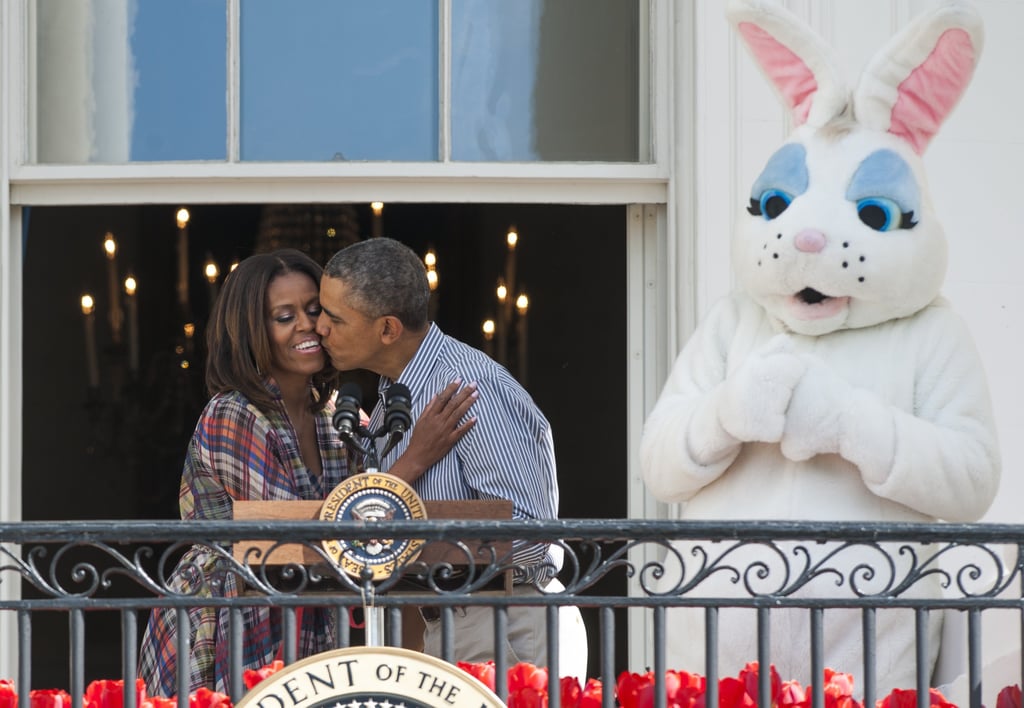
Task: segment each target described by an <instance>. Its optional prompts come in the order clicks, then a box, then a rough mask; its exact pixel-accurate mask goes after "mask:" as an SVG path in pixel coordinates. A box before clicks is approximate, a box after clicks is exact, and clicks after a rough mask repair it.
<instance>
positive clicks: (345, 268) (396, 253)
mask: <svg viewBox="0 0 1024 708" xmlns="http://www.w3.org/2000/svg"><path fill="white" fill-rule="evenodd" d="M324 273H325V274H326V275H327V276H328V277H329V278H338V279H339V280H343V281H344V282H345V286H346V287H347V288H348V294H349V296H350V297H351V298H352V300H353V301H354V302H353V303H352V306H353V307H354V308H355V309H356V310H359V311H360V312H362V314H364V315H366V316H367V317H371V318H376V317H383V316H384V315H394V316H395V317H397V318H398V319H399V320H401V321H402V324H403V325H404V326H405V327H407V328H408V329H410V330H412V331H414V332H419V331H421V330H422V329H423V328H424V327H426V326H427V318H428V316H427V310H428V306H429V304H430V284H429V283H428V282H427V269H426V267H425V266H424V265H423V261H421V260H420V257H419V256H417V255H416V252H415V251H413V250H412V249H411V248H409V247H408V246H406V245H405V244H404V243H401V242H400V241H395V240H394V239H390V238H384V237H378V238H371V239H367V240H365V241H357V242H356V243H353V244H352V245H351V246H346V247H345V248H343V249H341V250H340V251H338V252H337V253H335V254H334V257H333V258H331V260H330V261H328V262H327V266H326V267H325V268H324Z"/></svg>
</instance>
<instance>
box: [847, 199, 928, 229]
mask: <svg viewBox="0 0 1024 708" xmlns="http://www.w3.org/2000/svg"><path fill="white" fill-rule="evenodd" d="M857 216H858V217H860V220H861V221H862V222H864V223H865V224H866V225H867V226H870V227H871V228H873V229H874V230H875V231H892V230H893V229H907V228H911V227H912V226H914V223H913V213H912V212H911V213H907V214H904V213H903V212H902V210H900V207H899V205H898V204H897V203H896V202H894V201H893V200H892V199H886V198H884V197H868V198H867V199H861V200H860V201H859V202H857Z"/></svg>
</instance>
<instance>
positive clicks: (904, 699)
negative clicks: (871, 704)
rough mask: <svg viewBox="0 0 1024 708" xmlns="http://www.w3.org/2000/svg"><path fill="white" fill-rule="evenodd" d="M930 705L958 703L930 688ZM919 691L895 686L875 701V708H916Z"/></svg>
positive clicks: (938, 707) (943, 706) (948, 707)
mask: <svg viewBox="0 0 1024 708" xmlns="http://www.w3.org/2000/svg"><path fill="white" fill-rule="evenodd" d="M928 696H929V705H930V706H931V707H932V708H957V707H956V705H954V704H953V703H950V702H949V701H947V700H946V697H945V696H943V695H942V694H941V693H940V692H939V690H938V689H936V688H930V689H928ZM916 706H917V691H916V690H915V689H912V688H911V689H907V690H902V689H899V688H894V689H893V690H892V693H890V694H889V695H888V696H886V697H885V698H882V699H880V700H879V701H877V702H876V703H875V708H916Z"/></svg>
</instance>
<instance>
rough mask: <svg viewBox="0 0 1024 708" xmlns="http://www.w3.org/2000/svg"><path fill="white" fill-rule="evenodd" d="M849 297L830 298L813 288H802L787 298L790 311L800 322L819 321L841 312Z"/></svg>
mask: <svg viewBox="0 0 1024 708" xmlns="http://www.w3.org/2000/svg"><path fill="white" fill-rule="evenodd" d="M849 302H850V298H849V297H831V296H829V295H826V294H825V293H823V292H819V291H818V290H815V289H814V288H804V289H803V290H801V291H800V292H798V293H797V294H795V295H793V296H792V297H791V298H789V304H790V309H791V310H793V312H794V314H795V315H796V316H797V317H798V318H799V319H801V320H820V319H823V318H825V317H832V316H833V315H835V314H838V313H839V312H841V311H842V310H843V309H844V308H845V307H846V305H847V304H848V303H849Z"/></svg>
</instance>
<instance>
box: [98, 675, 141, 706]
mask: <svg viewBox="0 0 1024 708" xmlns="http://www.w3.org/2000/svg"><path fill="white" fill-rule="evenodd" d="M145 702H146V682H145V681H143V680H142V679H135V705H137V706H141V705H142V704H143V703H145ZM82 705H83V706H84V708H121V706H122V705H124V681H123V680H120V679H119V680H117V681H114V680H112V679H98V680H96V681H93V682H91V683H90V684H89V685H88V686H86V687H85V695H84V696H83V697H82Z"/></svg>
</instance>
